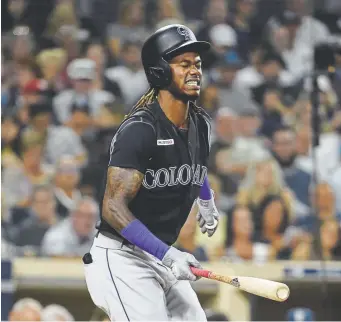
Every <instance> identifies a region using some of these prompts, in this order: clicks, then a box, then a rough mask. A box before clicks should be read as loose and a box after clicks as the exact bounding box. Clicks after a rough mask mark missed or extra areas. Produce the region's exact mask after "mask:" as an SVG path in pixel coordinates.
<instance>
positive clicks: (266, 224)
mask: <svg viewBox="0 0 341 322" xmlns="http://www.w3.org/2000/svg"><path fill="white" fill-rule="evenodd" d="M254 220H255V223H256V225H257V226H258V225H260V226H259V229H257V230H256V234H255V240H256V241H258V242H261V243H266V244H269V245H270V250H269V259H270V260H271V259H289V258H290V256H291V247H290V246H291V245H290V242H291V241H292V240H291V238H290V237H291V236H288V237H287V235H286V234H285V233H286V229H287V228H288V226H289V223H290V214H289V211H288V206H287V204H286V203H285V200H284V199H283V198H282V197H281V196H280V195H278V194H277V195H275V194H274V195H271V194H269V195H267V196H266V197H265V198H264V199H263V200H262V202H261V203H260V204H259V206H258V208H257V209H256V210H255V211H254ZM298 237H300V236H298Z"/></svg>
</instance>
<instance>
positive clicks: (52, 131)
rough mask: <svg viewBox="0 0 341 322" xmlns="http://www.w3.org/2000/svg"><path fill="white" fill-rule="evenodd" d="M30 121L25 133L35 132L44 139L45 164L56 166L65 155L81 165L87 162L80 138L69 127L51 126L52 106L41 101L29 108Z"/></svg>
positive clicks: (46, 101)
mask: <svg viewBox="0 0 341 322" xmlns="http://www.w3.org/2000/svg"><path fill="white" fill-rule="evenodd" d="M29 116H30V121H29V124H28V127H27V128H26V129H25V130H24V131H33V132H35V133H38V134H40V135H41V136H42V137H44V152H43V153H44V162H45V163H46V164H50V165H52V166H53V165H55V164H56V163H57V162H58V160H59V159H60V158H61V157H62V156H63V155H71V156H73V157H75V158H76V159H77V160H78V162H79V164H80V165H84V164H86V162H87V153H86V150H85V148H84V146H83V143H82V141H81V138H80V136H79V135H78V134H77V133H76V131H75V130H74V129H73V128H71V127H67V126H55V125H52V124H51V118H52V106H51V103H50V102H49V101H48V100H40V101H38V102H37V103H34V104H31V105H30V106H29Z"/></svg>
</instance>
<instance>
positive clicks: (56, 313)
mask: <svg viewBox="0 0 341 322" xmlns="http://www.w3.org/2000/svg"><path fill="white" fill-rule="evenodd" d="M41 317H42V321H55V322H57V321H58V322H59V321H60V322H66V321H70V322H71V321H74V320H75V319H74V317H73V316H72V314H71V313H70V312H69V311H68V310H67V309H66V308H65V307H64V306H61V305H59V304H49V305H47V306H45V307H44V308H43V310H42V312H41Z"/></svg>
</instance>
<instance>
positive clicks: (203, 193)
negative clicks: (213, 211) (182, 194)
mask: <svg viewBox="0 0 341 322" xmlns="http://www.w3.org/2000/svg"><path fill="white" fill-rule="evenodd" d="M199 198H200V199H202V200H210V199H212V193H211V188H210V184H209V183H208V179H207V177H205V180H204V183H203V185H202V187H201V190H200V194H199Z"/></svg>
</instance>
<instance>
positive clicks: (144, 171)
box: [83, 24, 219, 321]
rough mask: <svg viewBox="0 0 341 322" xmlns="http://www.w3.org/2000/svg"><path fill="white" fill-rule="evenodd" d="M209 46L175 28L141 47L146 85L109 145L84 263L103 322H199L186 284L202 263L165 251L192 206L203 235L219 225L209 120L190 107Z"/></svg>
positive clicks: (183, 28)
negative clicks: (107, 320) (210, 174)
mask: <svg viewBox="0 0 341 322" xmlns="http://www.w3.org/2000/svg"><path fill="white" fill-rule="evenodd" d="M209 48H210V44H209V43H207V42H202V41H197V39H196V37H195V36H194V33H193V32H192V31H191V30H190V29H189V28H188V27H186V26H184V25H179V24H174V25H169V26H166V27H163V28H161V29H158V30H157V31H156V32H155V33H154V34H152V35H151V36H150V37H149V38H148V39H147V40H146V42H145V43H144V45H143V47H142V54H141V56H142V63H143V67H144V70H145V74H146V77H147V79H148V82H149V86H150V87H149V89H148V90H147V92H146V93H145V94H144V95H143V96H142V97H141V98H140V100H139V101H138V102H137V103H136V105H134V106H133V108H132V109H131V111H130V113H129V114H128V115H127V117H126V119H125V120H124V121H123V122H122V124H121V125H120V127H119V128H118V130H117V132H116V134H115V135H114V137H113V139H112V142H111V146H110V154H109V155H108V169H107V176H106V180H105V182H104V183H103V190H102V196H103V197H102V198H101V199H102V201H101V220H100V222H99V223H98V224H97V225H96V228H97V229H98V233H97V234H96V237H95V238H94V242H93V246H92V247H91V249H90V250H89V251H88V252H87V253H86V254H85V255H84V256H83V263H84V273H85V279H86V283H87V287H88V291H89V293H90V296H91V298H92V300H93V302H94V303H95V305H96V306H98V307H100V308H102V309H103V310H104V311H105V312H106V313H107V314H108V315H109V317H110V320H111V321H113V320H124V321H126V320H144V321H146V320H149V321H150V320H162V321H167V320H178V321H179V320H181V321H189V320H191V321H199V320H200V321H205V320H206V317H205V313H204V311H203V309H202V307H201V305H200V303H199V300H198V298H197V295H196V294H195V292H194V290H193V289H192V287H191V284H190V282H189V281H196V280H197V279H198V277H197V276H196V275H195V274H194V273H193V271H192V270H193V267H196V268H200V267H201V265H200V263H199V262H198V260H197V259H196V258H195V257H194V256H193V255H191V254H189V253H186V252H182V251H180V250H178V249H176V248H175V247H174V246H172V245H174V243H175V242H176V240H177V238H178V236H179V233H180V230H181V228H182V226H183V225H184V223H185V222H186V220H187V218H188V216H189V213H190V211H191V209H192V206H193V204H194V203H196V204H197V206H198V213H197V216H196V220H197V222H198V223H197V224H198V225H199V227H200V230H201V233H203V234H207V235H208V236H209V237H210V236H212V235H213V234H215V232H216V230H217V227H218V223H219V221H218V219H219V213H218V210H217V208H216V206H215V202H214V196H213V193H212V192H211V189H210V186H209V183H208V179H207V162H208V156H209V151H210V133H211V131H210V119H209V117H208V115H207V113H206V112H205V111H204V109H203V108H201V107H199V106H197V105H196V103H195V102H196V100H197V99H198V97H199V94H200V87H201V86H200V85H201V83H202V69H201V64H202V62H201V55H202V54H203V53H204V52H207V50H208V49H209Z"/></svg>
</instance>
